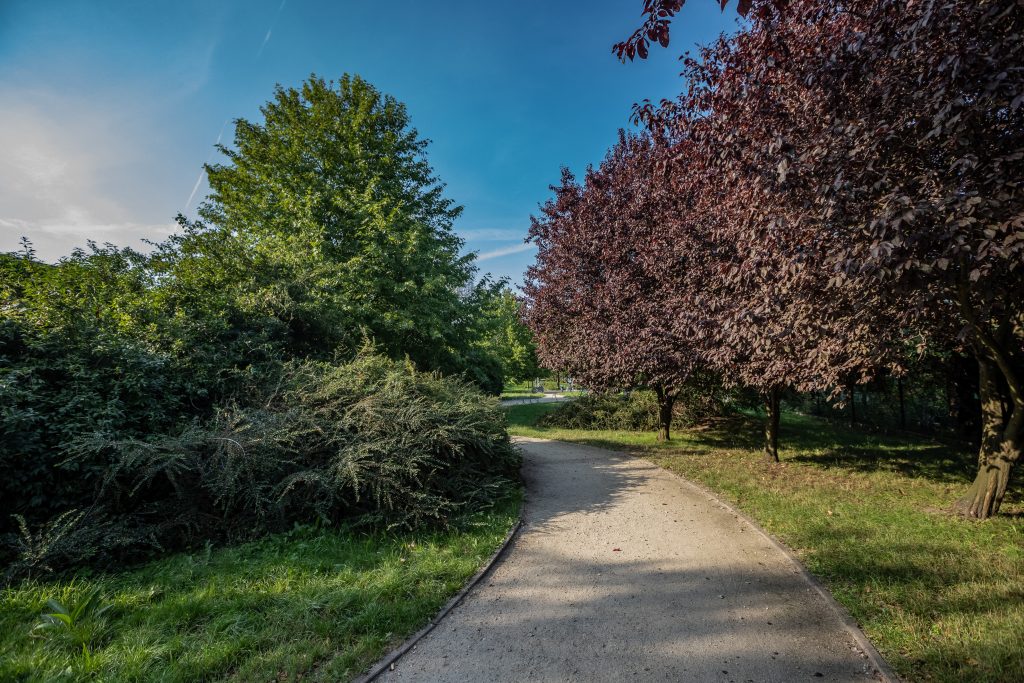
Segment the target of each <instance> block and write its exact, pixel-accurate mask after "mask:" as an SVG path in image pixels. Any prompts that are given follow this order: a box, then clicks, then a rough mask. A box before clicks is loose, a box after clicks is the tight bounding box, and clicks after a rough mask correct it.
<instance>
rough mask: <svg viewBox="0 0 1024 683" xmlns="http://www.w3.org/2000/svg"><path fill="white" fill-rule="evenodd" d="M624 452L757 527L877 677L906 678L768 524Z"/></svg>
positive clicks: (892, 681)
mask: <svg viewBox="0 0 1024 683" xmlns="http://www.w3.org/2000/svg"><path fill="white" fill-rule="evenodd" d="M620 452H621V451H620ZM623 454H624V455H627V456H629V457H631V458H636V459H638V460H643V461H644V462H646V463H649V464H650V465H651V466H653V467H657V468H658V469H660V470H664V471H665V472H668V473H669V474H671V475H672V476H674V477H676V478H677V479H679V480H680V481H682V482H683V483H684V484H687V485H688V486H690V487H691V488H693V489H694V490H696V491H699V492H700V493H701V494H703V495H704V496H705V497H706V498H708V500H710V501H712V502H714V503H718V504H719V505H721V506H722V507H723V508H725V509H726V510H728V511H729V512H731V513H732V514H734V515H736V516H737V517H738V518H740V519H742V520H743V521H744V522H746V523H747V525H748V526H750V527H751V528H752V529H753V530H754V531H756V532H757V533H759V534H760V535H761V536H762V537H763V538H764V539H765V540H766V541H768V542H769V543H771V544H772V546H774V547H775V549H776V550H779V551H780V552H781V553H782V554H783V555H785V556H786V558H788V559H789V562H790V564H792V565H793V566H794V567H795V568H796V570H797V571H798V572H800V574H801V576H803V577H804V579H805V580H806V581H807V582H808V583H809V584H811V586H812V587H813V588H814V590H815V591H816V592H817V593H818V595H820V596H821V597H822V599H823V600H824V601H825V603H826V604H827V605H828V606H829V607H831V608H832V611H833V612H835V613H836V616H838V617H839V621H841V622H842V624H843V626H844V627H845V628H846V630H847V631H848V632H849V634H850V636H852V637H853V640H854V642H855V643H857V647H859V648H860V650H861V652H863V653H864V655H865V656H866V657H867V658H868V661H869V662H870V663H871V666H873V667H874V668H875V671H874V673H875V678H877V679H878V680H880V681H883V683H900V681H901V680H902V679H900V677H899V676H897V675H896V672H895V671H893V669H892V667H891V666H889V663H888V662H887V661H885V658H884V657H883V656H882V653H880V652H879V651H878V648H876V647H875V646H874V644H873V643H872V642H871V640H870V639H869V638H868V637H867V634H865V633H864V631H863V630H862V629H861V627H860V625H859V624H858V623H857V620H856V619H854V618H853V615H851V614H850V612H849V610H847V609H846V608H845V607H843V605H842V604H841V603H840V602H839V601H838V600H836V599H835V596H833V595H832V591H830V590H829V589H828V587H827V586H825V584H823V583H822V582H821V580H820V579H819V578H818V577H816V576H815V575H814V574H812V573H811V572H810V570H809V569H807V567H805V566H804V563H803V562H801V561H800V558H799V557H797V555H796V553H794V552H793V551H792V550H791V549H790V548H789V547H788V546H787V545H786V544H785V543H783V542H782V541H780V540H779V539H777V538H775V536H773V535H772V534H770V533H768V532H767V531H765V530H764V528H762V527H761V525H760V524H759V523H758V522H757V521H756V520H755V519H754V518H752V517H751V516H750V515H748V514H747V513H745V512H743V511H742V510H740V509H738V508H737V507H736V506H735V505H733V504H732V503H730V502H729V501H727V500H722V498H721V496H719V495H718V494H717V493H716V492H715V491H712V490H711V489H709V488H708V487H707V486H704V485H703V484H701V483H698V482H695V481H693V480H691V479H689V478H688V477H684V476H683V475H681V474H679V473H678V472H673V471H672V470H670V469H668V468H667V467H662V466H661V465H659V464H658V463H656V462H651V461H650V460H648V459H647V458H643V457H640V456H636V455H630V454H629V453H623Z"/></svg>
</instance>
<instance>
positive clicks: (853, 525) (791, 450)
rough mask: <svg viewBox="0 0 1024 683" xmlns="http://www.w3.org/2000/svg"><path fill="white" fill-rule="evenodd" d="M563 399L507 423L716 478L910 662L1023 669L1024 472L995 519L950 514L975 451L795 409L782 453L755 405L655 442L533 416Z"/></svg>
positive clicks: (963, 677) (868, 629) (983, 671)
mask: <svg viewBox="0 0 1024 683" xmlns="http://www.w3.org/2000/svg"><path fill="white" fill-rule="evenodd" d="M556 407H557V406H554V405H549V404H538V405H523V406H514V407H510V408H508V409H507V415H508V418H509V422H510V425H511V428H510V432H511V433H513V434H517V435H522V436H535V437H541V438H548V439H559V440H562V441H572V442H578V443H586V444H589V445H593V446H599V447H604V448H613V449H616V450H621V451H626V452H629V453H632V454H635V455H638V456H642V457H645V458H648V459H649V460H651V461H653V462H655V463H657V464H658V465H660V466H662V467H665V468H666V469H669V470H672V471H674V472H677V473H679V474H681V475H683V476H685V477H687V478H689V479H691V480H693V481H697V482H700V483H702V484H704V485H705V486H707V487H708V488H710V489H712V490H714V491H716V492H717V493H718V494H720V495H721V496H722V497H723V498H724V499H726V500H729V501H730V502H732V503H734V504H736V505H737V507H739V508H740V509H742V510H744V511H745V512H746V513H748V514H749V515H750V516H751V517H753V518H754V519H756V520H757V521H758V522H759V523H760V524H761V525H762V526H763V527H764V528H765V529H766V530H767V531H769V532H770V533H772V534H773V535H774V536H775V537H776V538H779V539H781V540H782V541H783V542H784V543H786V545H788V546H789V547H790V548H792V549H793V550H794V551H795V552H796V554H797V555H798V556H799V557H800V559H801V560H802V561H803V563H804V565H805V566H806V567H807V568H808V569H809V570H810V571H811V572H812V573H813V574H815V575H816V576H818V577H819V578H820V579H821V580H822V581H823V582H824V583H825V584H826V585H827V586H828V587H829V589H830V590H831V591H832V594H833V595H834V596H835V597H836V599H837V600H838V601H839V602H840V603H842V604H843V605H844V606H845V607H846V608H847V609H848V610H849V611H850V613H851V614H852V615H853V617H854V618H855V619H856V620H857V622H858V623H859V624H860V625H861V627H862V628H863V629H864V631H865V633H867V635H868V637H869V638H870V639H871V641H872V642H873V643H874V644H875V646H876V647H877V648H878V649H879V651H880V652H881V653H882V655H883V656H884V657H885V658H886V660H887V661H888V662H889V663H890V664H891V665H892V666H893V668H894V669H895V670H896V671H897V673H898V674H899V675H900V676H902V677H905V678H906V679H907V680H912V681H950V682H953V681H979V682H980V681H991V682H996V681H999V682H1004V681H1022V680H1024V496H1022V495H1021V488H1020V486H1019V485H1018V486H1017V488H1015V489H1014V490H1013V491H1012V492H1011V493H1010V494H1009V496H1008V500H1007V501H1006V503H1004V506H1003V513H1002V514H1001V515H1000V516H998V517H997V518H994V519H991V520H988V521H985V522H973V521H969V520H964V519H961V518H958V517H955V516H953V515H951V514H949V513H948V512H947V511H948V510H949V508H950V506H951V504H952V503H953V501H955V500H956V498H957V497H958V496H960V495H962V494H963V492H964V491H965V490H966V488H967V486H968V484H969V483H970V481H971V477H972V475H973V472H972V464H973V455H972V454H971V453H970V452H969V451H966V450H965V449H963V448H960V447H956V446H950V445H944V444H941V443H936V442H933V441H929V440H926V439H922V438H916V437H910V436H884V435H877V434H870V433H864V432H860V431H856V430H851V429H848V428H844V427H842V426H838V425H833V424H829V423H828V422H825V421H823V420H819V419H817V418H811V417H806V416H802V415H797V414H793V413H787V414H785V415H784V417H783V423H782V444H781V446H782V448H781V450H780V454H779V455H780V457H781V459H782V462H781V463H778V464H773V463H769V462H767V461H766V460H765V459H764V458H763V457H762V455H761V453H760V443H761V436H760V433H759V429H760V423H759V422H757V421H756V420H752V419H750V418H743V417H741V418H736V419H729V420H722V421H718V422H716V423H713V424H709V425H706V426H704V427H702V428H700V429H694V430H689V431H686V432H681V433H679V434H677V435H676V436H675V437H674V438H673V441H672V442H671V443H669V444H658V443H657V442H656V440H655V435H654V434H653V433H650V434H648V433H636V432H613V431H585V430H567V429H555V428H538V427H536V426H534V423H535V421H536V419H537V417H539V416H540V415H541V414H543V413H545V412H548V411H549V410H553V409H555V408H556ZM1018 481H1019V478H1018Z"/></svg>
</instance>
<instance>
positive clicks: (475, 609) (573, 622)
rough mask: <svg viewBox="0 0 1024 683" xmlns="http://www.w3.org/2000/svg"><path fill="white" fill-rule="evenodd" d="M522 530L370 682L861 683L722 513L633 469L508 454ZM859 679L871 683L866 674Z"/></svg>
mask: <svg viewBox="0 0 1024 683" xmlns="http://www.w3.org/2000/svg"><path fill="white" fill-rule="evenodd" d="M519 443H520V445H521V446H522V448H523V452H524V465H523V476H524V479H525V481H526V490H527V496H526V505H525V508H524V515H523V516H524V520H523V521H524V527H523V530H522V532H521V533H520V535H519V537H517V538H516V540H515V542H514V545H513V546H512V547H511V548H510V549H509V552H508V553H507V554H506V555H505V556H504V558H503V559H502V560H500V561H499V562H498V564H497V565H496V566H495V568H494V570H493V571H492V573H491V574H490V575H489V576H487V577H485V579H484V581H482V582H481V583H480V584H479V585H478V586H477V588H476V589H474V590H473V591H472V592H470V594H469V595H468V596H467V597H466V599H465V600H464V601H463V602H462V603H461V604H460V605H459V606H458V607H456V608H455V609H454V610H453V611H452V612H451V613H450V614H448V616H446V617H445V618H444V619H443V620H442V621H441V622H440V624H439V625H438V626H437V628H435V629H434V630H433V631H432V632H430V634H428V635H427V636H426V637H425V638H423V640H421V641H419V643H418V644H417V645H416V647H415V649H413V650H412V651H410V652H409V653H407V654H406V655H405V656H404V657H402V658H401V659H399V660H398V661H397V662H396V663H395V664H394V669H393V670H390V671H386V672H385V673H384V674H383V675H382V676H381V677H380V678H379V679H378V680H382V681H393V682H398V681H432V682H433V681H452V682H454V681H481V682H484V681H722V682H726V681H735V682H736V683H741V682H746V681H758V682H761V681H779V682H780V683H789V682H791V681H822V680H824V681H865V680H873V678H874V676H877V675H878V674H877V673H876V672H875V670H874V667H872V666H871V664H870V661H869V659H868V658H867V657H866V655H865V654H864V653H863V652H862V651H861V650H860V648H858V646H857V642H856V641H855V639H854V637H853V634H852V632H851V631H850V629H849V628H847V627H846V626H845V625H844V622H843V619H842V618H841V617H840V615H839V612H837V611H836V609H835V608H834V606H833V605H832V603H831V602H830V600H828V599H826V598H825V597H823V596H822V595H821V594H820V593H819V592H818V590H817V589H816V588H815V586H814V585H813V584H812V583H811V582H810V581H809V580H808V579H807V577H806V576H805V574H804V573H803V572H802V571H801V570H800V569H799V567H797V566H796V565H794V563H793V562H792V561H791V560H790V559H789V557H788V556H787V555H786V554H785V553H784V552H783V551H782V550H780V549H779V548H778V547H777V546H776V545H774V544H773V543H772V542H771V541H770V540H768V539H767V538H766V537H765V536H763V535H762V534H761V533H759V532H758V531H757V530H756V529H755V528H754V527H752V526H751V525H750V524H748V523H747V522H746V521H744V520H743V519H742V518H741V517H739V516H737V515H736V514H735V513H734V512H733V511H732V510H730V509H729V508H727V507H725V506H723V505H721V504H720V503H717V502H715V501H714V500H713V499H711V498H709V497H708V496H707V495H706V494H705V493H703V492H702V491H701V490H700V489H698V488H696V487H694V486H692V485H690V484H688V483H687V482H686V481H684V480H682V479H680V478H678V477H676V476H674V475H672V474H670V473H669V472H667V471H665V470H663V469H661V468H659V467H656V466H655V465H652V464H651V463H649V462H646V461H644V460H641V459H637V458H631V457H628V456H624V455H621V454H617V453H613V452H611V451H606V450H601V449H597V448H589V447H586V446H577V445H571V444H566V443H561V442H556V441H541V440H525V439H524V440H520V441H519ZM873 674H874V675H873Z"/></svg>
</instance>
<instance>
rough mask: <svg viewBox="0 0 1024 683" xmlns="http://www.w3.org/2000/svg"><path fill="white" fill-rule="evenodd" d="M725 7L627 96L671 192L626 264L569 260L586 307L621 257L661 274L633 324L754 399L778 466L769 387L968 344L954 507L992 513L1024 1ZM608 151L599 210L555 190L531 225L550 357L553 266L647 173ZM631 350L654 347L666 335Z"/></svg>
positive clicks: (999, 461)
mask: <svg viewBox="0 0 1024 683" xmlns="http://www.w3.org/2000/svg"><path fill="white" fill-rule="evenodd" d="M682 4H683V3H682V2H681V1H676V0H672V1H665V2H661V1H659V0H651V1H648V2H645V5H644V11H645V14H646V16H647V23H646V24H645V27H644V28H642V29H641V30H640V31H638V32H637V33H636V34H634V36H633V37H632V38H631V39H630V40H629V41H627V42H626V43H623V44H621V45H619V46H617V48H616V49H617V51H618V52H619V54H620V56H621V55H623V54H624V55H625V56H627V57H632V56H633V55H634V54H639V56H641V57H644V56H645V55H646V51H647V47H648V45H649V44H650V42H651V41H656V42H660V43H662V44H665V43H667V39H668V33H667V31H668V23H669V22H670V21H671V19H672V17H673V15H674V14H675V13H676V12H677V11H678V10H679V9H680V7H681V6H682ZM740 11H741V12H743V13H745V14H747V17H748V21H747V22H746V23H745V24H743V26H742V29H741V30H740V31H739V32H738V33H737V34H735V35H733V36H728V37H722V38H721V39H719V40H718V41H716V42H714V43H713V44H711V45H710V46H707V47H705V48H702V49H701V50H700V51H699V53H698V54H697V55H694V56H687V57H686V58H685V60H684V72H683V76H684V78H685V79H686V83H687V85H686V89H685V90H684V91H683V92H682V93H681V94H680V96H679V97H678V98H676V99H675V100H672V101H664V102H662V103H661V104H660V105H659V106H655V105H652V104H650V103H647V104H644V105H642V106H640V107H638V109H637V116H638V118H640V119H642V120H643V121H644V122H645V123H646V124H647V126H648V129H649V130H650V131H651V133H650V134H651V144H652V145H655V146H661V147H662V150H661V151H660V152H659V153H658V156H659V157H660V158H661V159H662V160H663V161H662V163H661V164H660V165H659V167H658V168H659V169H660V170H661V173H662V175H661V176H660V178H658V177H654V178H652V179H651V181H650V182H651V183H654V184H657V185H659V186H660V187H655V188H648V189H647V190H646V192H645V194H646V195H648V196H662V195H669V196H671V197H674V202H673V201H667V202H663V203H662V204H660V205H659V206H664V207H667V208H666V209H665V210H661V209H659V211H658V213H656V214H655V215H653V216H650V217H647V218H646V222H647V223H649V224H654V225H656V226H657V229H656V230H655V231H654V234H655V237H654V238H650V237H648V236H647V235H646V234H645V235H644V237H643V238H642V239H637V240H636V241H635V242H634V243H633V244H632V245H631V251H629V252H627V253H628V254H629V256H628V258H625V259H624V258H622V255H621V253H620V252H619V250H617V249H616V250H606V251H601V250H600V249H598V248H595V249H594V250H593V259H594V261H595V262H594V263H593V264H590V265H588V268H589V270H587V269H581V272H583V273H587V272H590V271H594V270H596V271H598V272H599V273H600V279H601V281H602V282H603V283H612V287H611V289H610V290H609V288H607V287H602V288H601V289H596V288H594V289H590V288H586V287H585V288H584V289H583V291H582V292H580V293H579V294H578V298H582V299H586V300H588V304H587V305H591V306H596V305H598V303H600V302H604V301H609V300H611V301H614V300H616V298H617V297H622V298H627V299H628V298H629V297H633V296H635V295H636V293H637V291H638V289H637V287H636V285H635V283H634V282H633V279H632V275H633V271H634V269H635V264H636V263H644V264H657V263H661V264H663V266H662V267H661V268H660V269H655V268H653V267H652V266H645V267H646V268H647V269H648V272H650V273H653V274H654V276H653V277H654V280H655V281H656V286H655V287H650V288H648V289H649V291H648V292H647V293H646V294H645V298H646V299H648V300H650V301H654V302H657V304H658V305H657V306H656V307H655V308H654V311H653V313H649V312H647V311H644V313H643V315H642V316H641V320H639V321H638V322H636V323H634V325H633V328H634V329H635V330H636V336H638V337H639V336H641V335H642V334H643V330H644V329H645V327H646V326H647V325H650V326H651V327H653V328H654V329H661V330H666V331H670V332H671V333H675V335H676V339H674V340H672V344H674V346H675V348H676V350H677V351H678V352H680V353H684V354H691V355H693V356H694V357H695V359H696V360H697V361H698V362H699V363H700V364H703V365H704V366H705V367H707V368H708V369H709V370H711V371H714V372H717V373H719V374H720V375H721V376H722V378H723V380H724V381H725V382H726V383H731V384H739V385H744V386H748V387H751V388H754V389H756V390H758V391H759V392H761V393H762V395H763V396H764V400H765V404H766V407H767V409H768V411H767V412H768V415H769V420H768V425H767V429H766V436H767V438H766V451H767V452H768V453H769V454H770V455H773V456H775V457H777V439H778V417H779V399H780V395H781V393H782V392H783V391H785V390H787V389H795V390H798V391H803V392H810V391H818V392H820V391H824V392H827V393H828V395H829V396H830V397H832V398H837V399H839V401H840V402H842V401H844V396H845V397H849V396H852V395H853V394H854V392H855V390H856V389H855V385H856V384H858V383H869V382H871V381H873V380H874V379H875V378H877V377H880V376H886V375H888V376H891V377H900V376H902V375H903V374H905V373H906V371H907V369H908V366H910V365H911V364H912V363H914V362H915V356H916V357H917V358H920V357H921V354H922V353H923V352H924V351H925V350H927V353H929V354H931V356H932V357H936V358H942V357H946V358H959V357H962V355H967V356H968V357H970V359H971V361H970V362H971V363H973V364H974V366H975V368H976V372H977V385H976V386H977V388H978V394H979V398H980V411H981V419H980V427H981V429H980V435H979V439H978V440H979V442H980V444H981V448H980V450H979V464H978V475H977V479H976V481H975V483H974V485H973V487H972V488H971V490H970V492H969V493H968V495H967V496H965V498H964V499H963V501H962V502H961V504H960V506H959V507H960V509H961V510H962V511H963V512H964V513H965V514H967V515H969V516H974V517H982V518H983V517H987V516H989V515H991V514H994V513H995V512H997V511H998V509H999V505H1000V502H1001V500H1002V497H1003V495H1004V494H1005V491H1006V488H1007V485H1008V482H1009V479H1010V476H1011V473H1012V471H1013V468H1014V466H1015V464H1016V463H1017V461H1018V460H1019V458H1020V452H1021V439H1022V434H1024V384H1022V381H1024V380H1022V377H1024V323H1022V321H1024V309H1022V308H1021V305H1022V302H1024V278H1022V272H1024V269H1022V266H1024V218H1022V216H1024V208H1022V207H1024V193H1022V188H1021V184H1020V178H1021V177H1022V175H1024V165H1022V164H1024V106H1022V105H1024V8H1022V5H1021V4H1020V3H1019V2H1016V1H1015V0H987V1H985V2H978V3H965V2H941V1H934V2H932V1H928V2H918V3H909V4H908V3H900V2H896V1H895V0H857V1H854V2H820V1H818V0H788V1H786V2H780V1H779V0H753V1H752V2H744V3H741V7H740ZM621 145H622V143H621V142H620V145H619V147H621ZM618 154H620V152H619V150H618V149H616V150H614V151H613V153H612V154H611V155H610V157H609V160H606V162H605V163H604V164H602V167H601V169H599V171H598V172H597V173H599V174H610V175H611V177H610V179H609V180H608V181H607V182H605V183H604V184H603V187H604V188H606V189H605V191H606V192H610V193H612V194H613V195H615V194H617V195H618V197H611V198H610V199H609V198H602V197H599V200H600V202H601V204H602V206H604V207H606V211H610V212H613V215H600V214H597V213H595V212H593V211H592V209H591V206H590V205H591V202H593V201H595V200H593V199H584V200H582V201H577V200H575V199H574V203H572V204H568V203H566V202H565V201H564V199H563V198H564V197H565V196H574V197H575V196H578V197H585V195H587V194H588V192H589V185H590V184H592V183H589V181H588V183H587V184H585V185H584V188H583V189H572V188H570V190H571V191H570V192H568V193H567V192H566V189H565V188H564V187H562V188H556V189H555V192H556V199H555V202H554V203H553V204H551V205H549V206H550V207H557V210H555V211H551V210H549V208H547V207H546V208H545V214H544V216H543V217H542V219H541V220H540V221H539V222H540V224H541V226H542V227H541V229H539V230H537V229H535V231H534V233H533V237H534V239H536V240H537V243H538V245H539V247H540V256H539V264H540V266H539V268H538V269H537V270H535V271H533V273H532V274H533V276H534V282H533V283H532V285H531V289H529V290H528V291H529V293H530V294H531V301H530V306H531V307H532V308H531V309H530V310H531V316H532V321H533V322H532V323H531V324H533V325H534V327H535V329H536V330H537V332H538V339H539V341H540V344H541V350H540V352H541V356H542V357H545V356H546V354H548V353H549V351H548V349H547V348H546V346H545V345H547V344H551V345H553V346H554V347H557V346H558V345H559V344H560V343H561V342H557V341H552V340H551V337H549V336H545V335H544V330H545V329H547V328H549V327H557V326H558V325H559V323H558V320H565V321H569V320H570V319H571V318H572V317H573V316H574V315H575V312H576V310H578V309H579V305H578V304H575V303H574V304H572V306H568V305H566V303H565V302H566V301H573V299H571V298H567V297H565V296H561V295H559V294H558V293H559V292H560V291H562V289H563V288H562V287H561V285H560V282H561V280H564V279H566V278H568V277H571V275H566V274H565V273H564V272H563V269H568V270H569V271H570V272H571V271H572V269H574V268H577V267H579V266H578V265H576V264H577V263H578V260H577V261H574V260H573V258H572V257H571V256H567V255H566V254H567V253H568V254H572V253H580V252H581V251H583V250H585V249H586V247H583V248H582V249H581V248H579V247H577V246H576V245H577V244H578V243H587V242H590V243H591V244H592V245H595V247H596V245H602V244H603V243H604V242H605V241H606V240H607V239H608V231H609V227H608V226H609V225H614V224H616V223H618V222H623V221H635V220H636V218H637V216H638V213H637V211H636V210H635V208H634V203H633V201H632V200H633V199H634V196H635V194H636V191H635V189H634V185H633V181H632V178H633V177H634V176H635V175H636V174H638V173H640V174H643V173H644V172H645V171H644V170H643V169H644V168H645V167H646V165H647V162H646V161H645V160H634V161H632V162H631V163H629V164H627V167H626V168H622V167H619V166H617V165H616V164H615V163H614V162H612V161H610V160H611V159H613V158H614V157H615V156H616V155H618ZM563 185H564V184H563ZM573 193H575V194H573ZM573 250H575V251H573ZM595 302H597V303H595ZM574 306H575V308H574ZM612 329H614V326H613V327H612ZM565 343H568V344H573V345H574V348H573V349H571V350H569V351H565V350H559V351H558V353H559V354H562V355H569V356H572V355H573V354H574V353H579V354H582V355H585V356H590V357H592V358H594V359H598V360H603V355H602V352H601V351H599V350H598V349H597V347H596V346H595V345H594V344H593V343H591V342H590V341H589V340H587V341H582V340H581V339H576V340H568V341H567V342H565ZM646 347H647V348H648V350H650V351H651V352H652V354H654V355H659V354H660V355H664V353H663V352H662V351H661V349H662V348H663V347H664V341H663V339H657V340H652V341H650V342H649V343H647V344H646ZM671 366H672V363H671V362H668V363H666V367H671ZM620 381H621V382H622V383H623V384H626V383H629V382H631V381H634V380H633V379H632V377H631V376H630V373H628V372H626V373H623V376H622V377H621V379H620ZM852 407H853V406H852V405H851V408H852Z"/></svg>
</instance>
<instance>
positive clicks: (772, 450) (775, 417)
mask: <svg viewBox="0 0 1024 683" xmlns="http://www.w3.org/2000/svg"><path fill="white" fill-rule="evenodd" d="M779 393H780V392H779V389H778V388H777V387H773V388H772V389H769V390H768V392H767V393H766V394H765V397H764V398H765V401H764V402H765V408H766V409H767V412H768V419H767V420H765V424H764V455H765V457H766V458H768V459H769V460H771V461H773V462H778V461H779Z"/></svg>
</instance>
